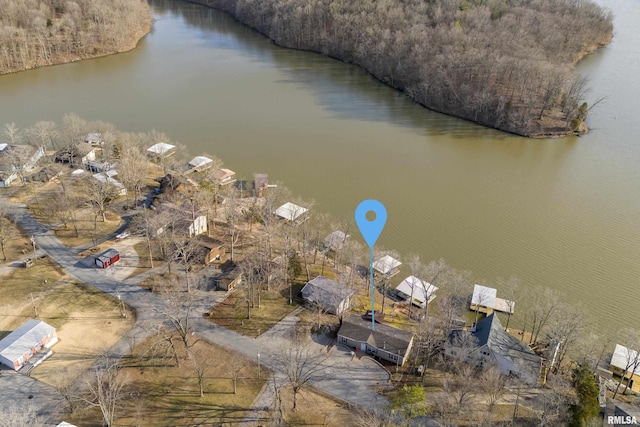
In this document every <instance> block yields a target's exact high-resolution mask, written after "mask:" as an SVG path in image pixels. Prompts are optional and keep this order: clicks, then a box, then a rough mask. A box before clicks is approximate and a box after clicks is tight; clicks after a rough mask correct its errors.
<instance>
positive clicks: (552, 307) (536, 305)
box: [523, 288, 561, 344]
mask: <svg viewBox="0 0 640 427" xmlns="http://www.w3.org/2000/svg"><path fill="white" fill-rule="evenodd" d="M529 292H530V294H529V299H528V301H529V304H528V308H529V312H530V317H531V321H532V323H531V338H530V340H529V344H533V343H536V342H537V341H538V336H539V335H540V332H542V330H543V329H544V328H545V326H546V325H547V323H548V322H549V320H550V319H551V317H552V316H554V315H556V314H557V312H558V309H559V308H560V304H561V301H560V296H559V295H558V293H557V292H556V291H554V290H552V289H550V288H530V289H529ZM523 333H524V331H523Z"/></svg>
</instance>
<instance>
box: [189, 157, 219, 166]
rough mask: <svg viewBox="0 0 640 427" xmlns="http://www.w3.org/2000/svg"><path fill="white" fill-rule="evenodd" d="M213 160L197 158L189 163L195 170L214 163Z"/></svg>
mask: <svg viewBox="0 0 640 427" xmlns="http://www.w3.org/2000/svg"><path fill="white" fill-rule="evenodd" d="M212 162H213V160H212V159H210V158H208V157H205V156H196V157H194V158H193V159H191V161H190V162H189V166H191V167H194V168H199V167H202V166H204V165H206V164H209V163H212Z"/></svg>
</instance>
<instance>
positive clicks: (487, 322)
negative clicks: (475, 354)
mask: <svg viewBox="0 0 640 427" xmlns="http://www.w3.org/2000/svg"><path fill="white" fill-rule="evenodd" d="M473 335H474V336H475V337H476V338H477V339H478V346H480V347H482V346H484V345H486V346H487V347H488V348H489V349H490V350H491V352H493V353H494V355H496V356H498V357H502V358H504V359H507V360H508V361H509V362H511V363H512V364H513V365H515V366H517V367H518V368H519V369H518V370H519V371H520V372H524V373H525V374H526V376H528V377H530V378H534V379H535V380H537V379H538V376H539V375H540V365H541V363H542V358H541V357H540V356H538V355H537V354H535V353H534V352H533V351H531V349H530V348H529V347H528V346H527V345H526V344H524V343H523V342H522V341H520V340H519V339H517V338H516V337H514V336H513V335H511V334H510V333H508V332H507V331H505V330H504V327H503V326H502V323H500V319H498V316H497V315H496V314H495V313H492V314H491V315H490V316H487V317H486V318H485V319H483V320H482V321H481V322H480V323H478V325H477V327H476V331H475V332H473Z"/></svg>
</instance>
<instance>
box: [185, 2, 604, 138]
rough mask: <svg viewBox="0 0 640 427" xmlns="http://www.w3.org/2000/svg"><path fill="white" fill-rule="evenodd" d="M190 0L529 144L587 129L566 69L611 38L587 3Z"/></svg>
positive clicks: (577, 89)
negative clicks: (532, 140)
mask: <svg viewBox="0 0 640 427" xmlns="http://www.w3.org/2000/svg"><path fill="white" fill-rule="evenodd" d="M189 1H192V2H194V3H200V4H203V5H206V6H211V7H215V8H219V9H222V10H225V11H227V12H229V13H230V14H231V15H233V16H234V17H235V18H236V19H238V20H239V21H241V22H243V23H245V24H247V25H249V26H251V27H253V28H255V29H257V30H258V31H260V32H261V33H263V34H265V35H266V36H268V37H270V38H271V39H272V40H273V41H274V42H275V43H276V44H278V45H281V46H284V47H290V48H296V49H302V50H308V51H313V52H318V53H322V54H324V55H328V56H330V57H334V58H337V59H341V60H343V61H345V62H350V63H354V64H357V65H359V66H361V67H362V68H364V69H365V70H367V71H368V72H369V73H371V74H372V75H373V76H375V77H376V78H378V79H379V80H380V81H382V82H384V83H386V84H388V85H390V86H392V87H394V88H396V89H399V90H402V91H404V92H405V93H406V94H407V95H408V96H410V97H411V98H413V99H414V100H415V101H416V102H418V103H420V104H422V105H424V106H425V107H427V108H430V109H432V110H435V111H439V112H442V113H445V114H449V115H452V116H456V117H460V118H464V119H467V120H471V121H473V122H476V123H479V124H482V125H485V126H489V127H493V128H496V129H500V130H503V131H507V132H511V133H515V134H519V135H524V136H530V137H549V136H565V135H571V134H579V133H584V132H586V131H587V130H588V128H587V126H586V123H585V120H586V116H587V113H588V110H589V106H588V105H587V104H586V103H584V102H583V101H584V95H585V92H586V89H587V88H586V81H585V79H584V78H582V77H580V76H578V75H577V74H576V73H575V70H574V67H573V65H574V64H575V63H576V62H577V61H578V60H580V58H582V57H583V56H584V55H586V54H588V53H590V52H592V51H594V50H595V49H597V48H598V47H600V46H604V45H606V44H607V43H608V42H609V41H610V40H611V36H612V31H613V25H612V16H611V14H610V12H608V11H605V10H603V9H602V8H601V7H599V6H598V5H596V4H594V3H592V2H591V1H589V0H533V1H532V0H453V1H441V0H287V1H285V0H189Z"/></svg>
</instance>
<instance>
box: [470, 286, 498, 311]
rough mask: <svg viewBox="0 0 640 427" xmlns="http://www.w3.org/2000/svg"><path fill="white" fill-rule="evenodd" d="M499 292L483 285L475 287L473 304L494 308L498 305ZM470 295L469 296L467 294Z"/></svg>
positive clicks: (472, 297)
mask: <svg viewBox="0 0 640 427" xmlns="http://www.w3.org/2000/svg"><path fill="white" fill-rule="evenodd" d="M497 293H498V291H497V290H496V289H494V288H489V287H487V286H483V285H473V295H472V296H471V304H474V305H480V306H483V307H490V308H493V307H494V306H495V305H496V294H497ZM467 295H468V294H467Z"/></svg>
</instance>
